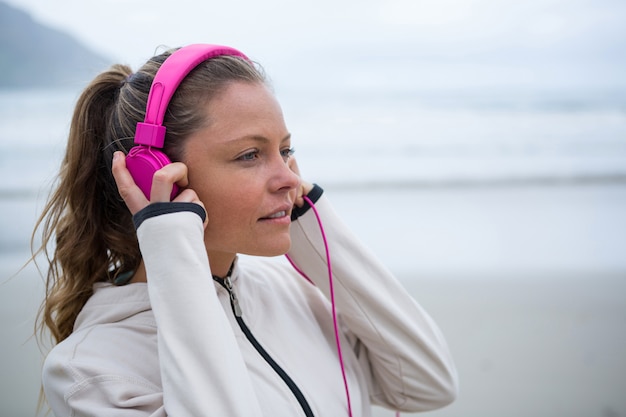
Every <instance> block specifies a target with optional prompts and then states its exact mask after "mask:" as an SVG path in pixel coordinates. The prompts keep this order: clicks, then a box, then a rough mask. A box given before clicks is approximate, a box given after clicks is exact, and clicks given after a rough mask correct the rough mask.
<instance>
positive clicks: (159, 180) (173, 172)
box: [150, 162, 189, 203]
mask: <svg viewBox="0 0 626 417" xmlns="http://www.w3.org/2000/svg"><path fill="white" fill-rule="evenodd" d="M188 183H189V181H188V179H187V165H185V164H183V163H181V162H173V163H171V164H167V165H165V166H164V167H163V168H161V169H159V170H158V171H157V172H155V173H154V176H153V177H152V188H151V189H150V202H151V203H157V202H168V201H170V198H171V195H172V188H173V187H174V184H177V185H179V186H181V187H186V186H187V184H188Z"/></svg>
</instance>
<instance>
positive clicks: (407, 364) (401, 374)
mask: <svg viewBox="0 0 626 417" xmlns="http://www.w3.org/2000/svg"><path fill="white" fill-rule="evenodd" d="M315 207H316V209H317V211H318V212H319V214H320V217H321V221H322V223H323V227H324V232H325V234H326V238H327V241H328V245H329V250H330V257H331V264H332V272H333V288H334V292H335V301H336V305H337V311H338V312H339V314H340V318H341V320H342V323H343V324H344V325H345V326H346V327H347V328H348V330H349V333H351V334H352V335H353V336H355V337H356V338H357V339H358V342H357V343H358V344H361V345H362V346H364V347H365V353H364V352H363V349H361V353H360V355H359V356H360V358H359V362H360V363H361V364H363V363H365V364H366V365H365V366H366V367H369V369H366V370H365V372H364V373H365V375H369V377H370V381H369V384H370V387H371V390H372V392H370V396H371V399H372V401H373V402H374V403H376V404H380V405H384V406H387V407H390V408H394V409H396V410H399V411H405V412H415V411H425V410H430V409H435V408H438V407H443V406H444V405H447V404H449V403H450V402H452V401H453V400H454V398H455V397H456V393H457V386H458V383H457V374H456V369H455V366H454V363H453V361H452V358H451V355H450V352H449V349H448V347H447V344H446V342H445V340H444V338H443V336H442V334H441V332H440V330H439V328H438V327H437V325H436V324H435V323H434V321H433V320H432V319H431V317H430V316H429V315H428V314H427V313H426V312H425V311H424V310H423V309H422V308H421V307H420V306H419V305H418V304H417V303H416V302H415V300H414V299H413V298H412V297H411V296H410V295H409V294H408V293H407V292H406V290H405V289H404V288H403V287H402V286H401V284H400V283H399V282H398V281H397V280H396V279H395V277H394V276H393V275H392V274H391V273H390V272H389V271H388V270H387V269H386V268H385V267H384V266H383V265H382V264H381V263H380V262H379V261H378V260H377V259H376V258H375V257H374V255H373V254H371V253H370V251H369V250H368V249H367V248H365V247H364V246H363V245H362V244H361V243H360V242H359V241H358V240H357V239H356V238H355V237H354V236H353V235H352V233H351V232H350V231H349V230H348V229H347V227H346V226H345V225H344V224H343V223H342V222H341V221H340V219H339V218H338V217H337V215H336V213H335V212H334V211H333V209H332V207H331V206H330V204H329V202H328V200H327V199H326V198H325V197H323V196H322V197H321V198H320V199H319V200H318V202H317V203H316V205H315ZM291 236H292V249H291V250H290V252H289V257H290V258H291V259H292V261H293V262H294V263H295V264H296V265H297V266H298V268H299V269H301V270H302V271H303V272H304V273H305V274H306V275H307V276H308V277H309V278H310V279H311V280H312V281H313V282H314V283H315V285H317V286H318V287H319V288H320V289H321V290H322V292H323V293H324V294H326V296H327V297H329V282H328V271H327V264H326V253H325V248H324V242H323V240H322V237H321V232H320V227H319V225H318V223H317V220H316V217H315V213H314V211H313V210H309V211H307V213H306V214H304V215H302V216H301V217H300V218H299V219H298V220H296V221H295V222H293V224H292V231H291ZM363 355H366V360H363V359H364V358H363ZM362 366H363V365H362Z"/></svg>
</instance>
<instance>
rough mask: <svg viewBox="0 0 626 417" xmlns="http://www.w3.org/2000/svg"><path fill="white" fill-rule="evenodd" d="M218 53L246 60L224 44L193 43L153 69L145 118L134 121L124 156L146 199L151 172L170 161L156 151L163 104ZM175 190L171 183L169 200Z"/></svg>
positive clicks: (161, 136) (161, 129) (162, 129)
mask: <svg viewBox="0 0 626 417" xmlns="http://www.w3.org/2000/svg"><path fill="white" fill-rule="evenodd" d="M222 55H230V56H238V57H241V58H244V59H248V58H247V57H246V56H245V55H244V54H243V53H241V52H239V51H238V50H236V49H233V48H230V47H228V46H220V45H207V44H194V45H188V46H185V47H183V48H180V49H178V50H177V51H175V52H174V53H173V54H172V55H170V56H169V57H168V58H167V59H166V60H165V62H163V64H162V65H161V67H160V68H159V70H158V71H157V74H156V75H155V77H154V81H152V86H151V87H150V93H149V95H148V102H147V104H146V117H145V119H144V121H143V123H142V122H139V123H137V129H136V130H135V144H136V145H138V146H134V147H133V148H132V149H131V150H130V152H129V153H128V155H127V157H126V167H127V168H128V170H129V171H130V173H131V175H132V176H133V179H134V180H135V183H136V184H137V186H138V187H139V188H140V189H141V191H143V193H144V194H145V196H146V198H148V199H150V189H151V188H152V177H153V176H154V173H155V172H156V171H158V170H159V169H161V168H163V167H164V166H165V165H167V164H169V163H171V161H170V160H169V158H168V157H167V156H166V155H165V153H163V151H161V150H160V149H161V148H163V143H164V142H165V130H166V129H165V126H163V117H164V116H165V111H166V110H167V105H168V104H169V102H170V100H171V99H172V96H173V95H174V92H175V91H176V89H177V88H178V86H179V85H180V83H181V82H182V81H183V79H184V78H185V77H186V76H187V74H189V73H190V72H191V70H193V69H194V68H195V67H197V66H198V65H199V64H201V63H202V62H204V61H206V60H208V59H211V58H214V57H216V56H222ZM178 191H179V190H178V187H177V186H176V185H174V188H173V189H172V195H171V199H173V198H174V197H175V196H176V194H178Z"/></svg>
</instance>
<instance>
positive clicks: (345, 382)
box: [285, 196, 352, 417]
mask: <svg viewBox="0 0 626 417" xmlns="http://www.w3.org/2000/svg"><path fill="white" fill-rule="evenodd" d="M302 198H304V200H305V201H306V202H307V203H309V205H310V206H311V209H313V212H314V213H315V218H316V219H317V224H318V225H319V227H320V233H321V234H322V240H323V241H324V249H325V250H326V265H327V267H328V285H329V291H330V304H331V307H332V314H333V328H334V330H335V343H336V344H337V354H338V356H339V366H340V367H341V376H342V377H343V386H344V389H345V391H346V400H347V404H348V416H349V417H352V404H351V403H350V391H349V390H348V379H347V377H346V367H345V365H344V363H343V352H342V350H341V341H340V339H339V324H338V322H337V309H336V305H335V290H334V288H333V269H332V266H331V263H330V251H329V249H328V241H327V240H326V233H325V232H324V226H323V225H322V219H321V218H320V215H319V213H318V212H317V209H316V208H315V205H314V204H313V202H312V201H311V199H309V197H307V196H302ZM285 256H286V257H287V259H288V260H289V263H291V266H293V268H294V269H295V270H296V271H297V272H298V273H299V274H300V275H302V276H303V277H304V278H305V279H306V280H307V281H309V282H311V283H312V282H313V281H311V279H310V278H309V277H308V276H307V275H306V274H305V273H304V272H303V271H302V270H300V268H298V267H297V266H296V264H295V263H294V262H293V261H292V260H291V258H290V257H289V255H285Z"/></svg>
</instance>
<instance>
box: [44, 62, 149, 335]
mask: <svg viewBox="0 0 626 417" xmlns="http://www.w3.org/2000/svg"><path fill="white" fill-rule="evenodd" d="M130 75H131V70H130V68H129V67H127V66H124V65H114V66H113V67H111V68H110V69H109V70H108V71H106V72H103V73H102V74H100V75H99V76H98V77H97V78H95V79H94V80H93V81H92V82H91V84H89V85H88V86H87V88H86V89H85V90H84V92H83V93H82V94H81V96H80V97H79V99H78V101H77V104H76V107H75V109H74V114H73V117H72V123H71V126H70V132H69V139H68V144H67V150H66V154H65V157H64V159H63V162H62V165H61V170H60V173H59V176H58V179H57V186H56V189H55V190H54V191H53V193H52V194H51V196H50V198H49V201H48V203H47V204H46V206H45V208H44V210H43V214H42V215H41V217H40V218H39V220H38V221H37V223H36V226H35V231H37V230H39V229H41V232H42V238H41V239H42V245H41V247H40V248H39V249H38V250H36V251H34V254H33V258H34V257H35V256H36V255H38V254H39V253H42V252H43V253H44V254H45V256H46V259H47V261H48V265H47V266H48V271H47V277H46V295H45V300H44V303H43V305H42V308H41V310H40V313H39V320H38V325H39V330H40V333H43V327H44V326H47V327H48V328H49V329H50V332H51V335H52V336H53V337H54V339H55V340H56V342H57V343H58V342H60V341H62V340H63V339H65V338H66V337H67V336H69V335H70V334H71V333H72V329H73V326H74V321H75V320H76V317H77V315H78V313H79V312H80V310H81V309H82V307H83V306H84V305H85V303H86V302H87V299H88V298H89V297H90V296H91V295H92V293H93V284H94V283H96V282H103V281H104V282H106V281H113V280H114V279H115V277H116V276H117V275H119V274H121V273H125V272H129V271H133V270H134V269H135V268H136V267H137V266H138V265H139V262H140V254H139V248H138V244H137V240H136V236H135V233H134V228H133V225H132V219H131V215H130V213H129V211H128V209H127V208H126V206H125V204H124V202H123V200H122V199H121V198H120V197H119V194H118V192H117V187H116V184H115V181H114V180H113V177H112V174H111V159H112V155H113V152H114V151H115V150H117V148H116V146H117V143H116V142H113V141H111V139H112V133H113V132H112V130H111V129H112V126H113V125H114V124H115V123H112V120H113V118H114V116H115V114H116V113H117V111H116V109H115V106H116V103H117V101H118V96H119V94H120V88H121V86H122V85H123V84H124V83H125V80H126V79H127V78H128V77H129V76H130ZM118 130H119V129H118ZM120 145H121V144H120ZM34 236H35V233H33V241H34ZM50 245H53V246H54V248H53V249H52V248H49V246H50ZM49 249H52V254H51V253H50V252H49Z"/></svg>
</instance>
